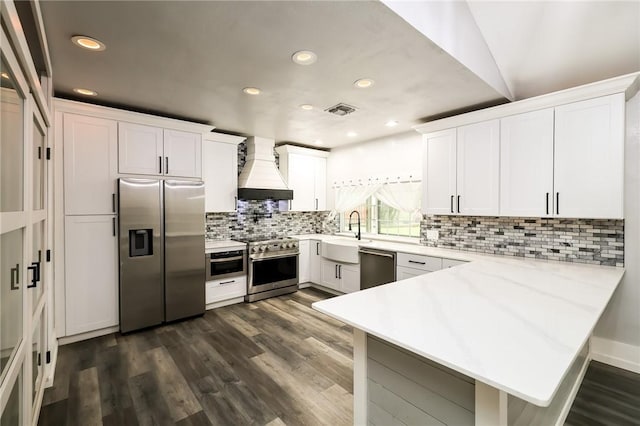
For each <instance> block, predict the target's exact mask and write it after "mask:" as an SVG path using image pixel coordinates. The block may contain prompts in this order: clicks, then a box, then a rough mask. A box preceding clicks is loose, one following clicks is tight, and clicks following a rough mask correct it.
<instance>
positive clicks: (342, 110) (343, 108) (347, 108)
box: [325, 104, 356, 117]
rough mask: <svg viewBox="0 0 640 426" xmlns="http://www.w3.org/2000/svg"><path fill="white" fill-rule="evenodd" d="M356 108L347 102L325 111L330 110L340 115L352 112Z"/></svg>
mask: <svg viewBox="0 0 640 426" xmlns="http://www.w3.org/2000/svg"><path fill="white" fill-rule="evenodd" d="M355 110H356V109H355V107H352V106H351V105H347V104H338V105H334V106H332V107H330V108H327V109H325V111H327V112H330V113H331V114H335V115H339V116H340V117H344V116H345V115H348V114H351V113H352V112H354V111H355Z"/></svg>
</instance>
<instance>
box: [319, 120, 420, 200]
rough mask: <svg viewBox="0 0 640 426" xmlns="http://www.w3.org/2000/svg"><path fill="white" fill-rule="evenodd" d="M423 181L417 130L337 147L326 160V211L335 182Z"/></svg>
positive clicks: (332, 194) (332, 198)
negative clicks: (375, 180)
mask: <svg viewBox="0 0 640 426" xmlns="http://www.w3.org/2000/svg"><path fill="white" fill-rule="evenodd" d="M410 175H411V176H412V178H417V179H422V135H421V134H419V133H418V132H415V131H413V130H412V131H409V132H406V133H400V134H398V135H393V136H386V137H383V138H379V139H374V140H371V141H368V142H363V143H359V144H354V145H348V146H346V147H341V148H334V149H332V150H331V153H330V154H329V158H328V159H327V208H328V209H329V210H330V209H332V208H333V205H334V190H333V185H334V183H335V182H336V181H344V180H357V179H368V178H370V177H397V176H401V177H402V178H403V179H407V178H408V177H409V176H410Z"/></svg>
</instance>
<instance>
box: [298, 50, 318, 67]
mask: <svg viewBox="0 0 640 426" xmlns="http://www.w3.org/2000/svg"><path fill="white" fill-rule="evenodd" d="M291 60H292V61H293V62H295V63H296V64H298V65H311V64H313V63H315V62H316V61H317V60H318V55H316V54H315V53H313V52H312V51H310V50H300V51H298V52H296V53H294V54H293V55H292V56H291Z"/></svg>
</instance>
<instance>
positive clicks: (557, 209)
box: [556, 192, 560, 214]
mask: <svg viewBox="0 0 640 426" xmlns="http://www.w3.org/2000/svg"><path fill="white" fill-rule="evenodd" d="M556 214H560V193H559V192H556Z"/></svg>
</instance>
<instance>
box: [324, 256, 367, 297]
mask: <svg viewBox="0 0 640 426" xmlns="http://www.w3.org/2000/svg"><path fill="white" fill-rule="evenodd" d="M321 275H322V276H321V283H320V284H321V285H323V286H325V287H327V288H330V289H332V290H336V291H340V292H342V293H351V292H354V291H358V290H360V265H358V264H353V263H340V262H332V261H330V260H326V259H322V262H321Z"/></svg>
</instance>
